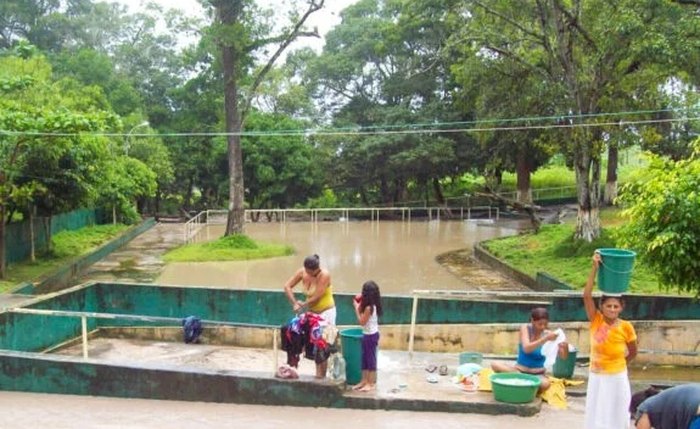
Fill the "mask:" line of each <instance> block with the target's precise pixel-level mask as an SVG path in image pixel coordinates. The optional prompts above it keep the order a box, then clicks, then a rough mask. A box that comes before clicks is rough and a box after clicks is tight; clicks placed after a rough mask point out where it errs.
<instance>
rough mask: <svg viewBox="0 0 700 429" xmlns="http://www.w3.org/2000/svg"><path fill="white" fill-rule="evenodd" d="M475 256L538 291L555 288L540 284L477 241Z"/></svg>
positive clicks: (547, 290) (549, 290)
mask: <svg viewBox="0 0 700 429" xmlns="http://www.w3.org/2000/svg"><path fill="white" fill-rule="evenodd" d="M474 257H475V258H476V259H477V260H479V261H480V262H483V263H484V264H486V265H488V266H489V267H491V268H493V269H495V270H496V271H498V272H499V273H501V274H503V275H505V276H507V277H510V278H511V279H513V280H515V281H517V282H518V283H521V284H523V285H525V286H527V287H528V288H530V289H532V290H534V291H538V292H551V291H553V290H554V288H551V287H549V286H548V285H544V284H538V283H537V282H536V281H535V279H533V278H532V277H530V276H529V275H527V274H525V273H523V272H522V271H520V270H517V269H515V268H513V267H511V266H510V265H508V264H507V263H506V262H504V261H502V260H500V259H498V258H497V257H496V256H494V255H492V254H491V253H489V251H488V250H486V249H485V248H484V247H483V246H482V245H481V243H477V244H475V245H474Z"/></svg>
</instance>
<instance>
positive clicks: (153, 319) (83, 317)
mask: <svg viewBox="0 0 700 429" xmlns="http://www.w3.org/2000/svg"><path fill="white" fill-rule="evenodd" d="M8 311H10V312H12V313H19V314H33V315H41V316H55V317H75V318H80V324H81V343H82V349H83V359H88V330H87V319H88V318H91V319H108V320H119V319H121V320H133V321H138V322H150V323H169V324H174V325H179V326H181V325H182V319H181V318H177V317H164V316H144V315H136V314H115V313H95V312H86V311H66V310H44V309H38V308H20V307H16V308H11V309H9V310H8ZM201 322H202V325H203V326H205V325H209V326H233V327H242V328H260V329H271V330H272V352H273V354H274V357H273V359H272V361H273V363H274V368H273V373H274V372H276V371H277V368H278V362H279V361H278V358H279V356H278V355H279V354H278V347H277V345H278V343H279V336H278V335H279V326H277V325H261V324H254V323H239V322H225V321H221V320H202V321H201Z"/></svg>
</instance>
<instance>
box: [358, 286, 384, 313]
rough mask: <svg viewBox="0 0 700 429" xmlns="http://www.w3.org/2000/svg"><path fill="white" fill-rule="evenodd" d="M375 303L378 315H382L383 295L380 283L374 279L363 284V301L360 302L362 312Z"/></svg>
mask: <svg viewBox="0 0 700 429" xmlns="http://www.w3.org/2000/svg"><path fill="white" fill-rule="evenodd" d="M370 305H373V306H374V308H376V309H377V316H378V317H381V316H382V296H381V294H380V293H379V285H377V283H375V282H374V281H373V280H369V281H366V282H365V284H363V285H362V303H361V304H360V313H362V312H363V311H365V308H367V307H369V306H370Z"/></svg>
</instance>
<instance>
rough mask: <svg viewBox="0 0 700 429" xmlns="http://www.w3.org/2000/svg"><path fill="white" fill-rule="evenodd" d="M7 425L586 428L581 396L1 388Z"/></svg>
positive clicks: (0, 420) (0, 412)
mask: <svg viewBox="0 0 700 429" xmlns="http://www.w3.org/2000/svg"><path fill="white" fill-rule="evenodd" d="M0 403H2V407H0V427H2V428H3V429H26V428H43V427H46V428H51V429H75V428H82V429H117V428H119V429H163V428H168V429H205V428H206V429H221V428H234V427H235V428H240V427H244V428H256V429H278V428H283V427H290V426H293V427H309V426H313V427H319V428H325V429H348V428H358V429H359V428H376V429H385V428H397V429H425V428H440V429H464V428H470V429H513V428H518V429H543V428H549V427H564V428H567V429H582V428H583V410H584V400H583V398H573V399H572V401H571V402H570V407H569V409H568V410H557V409H554V408H551V407H548V406H543V407H542V411H541V412H540V413H539V414H537V415H535V416H532V417H518V416H512V415H500V416H485V415H480V414H456V413H434V412H409V411H384V410H347V409H331V408H297V407H286V406H263V405H238V404H215V403H204V402H181V401H160V400H147V399H121V398H106V397H91V396H72V395H52V394H39V393H25V392H3V391H0Z"/></svg>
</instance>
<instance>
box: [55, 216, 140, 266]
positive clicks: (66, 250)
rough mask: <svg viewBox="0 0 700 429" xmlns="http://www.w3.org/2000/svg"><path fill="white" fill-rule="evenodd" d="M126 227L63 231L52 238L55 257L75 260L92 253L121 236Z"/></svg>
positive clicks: (115, 226)
mask: <svg viewBox="0 0 700 429" xmlns="http://www.w3.org/2000/svg"><path fill="white" fill-rule="evenodd" d="M126 228H127V226H126V225H123V224H116V225H111V224H110V225H95V226H88V227H85V228H81V229H78V230H74V231H68V230H66V231H61V232H59V233H58V234H56V235H54V236H53V237H52V239H51V240H52V244H53V246H52V247H53V257H55V258H64V259H65V258H74V257H76V256H80V255H84V254H86V253H89V252H91V251H92V250H94V249H96V248H97V247H99V246H101V245H102V244H104V243H106V242H108V241H109V240H111V239H112V238H113V237H116V236H117V235H119V234H121V233H122V232H123V231H124V230H125V229H126Z"/></svg>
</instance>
